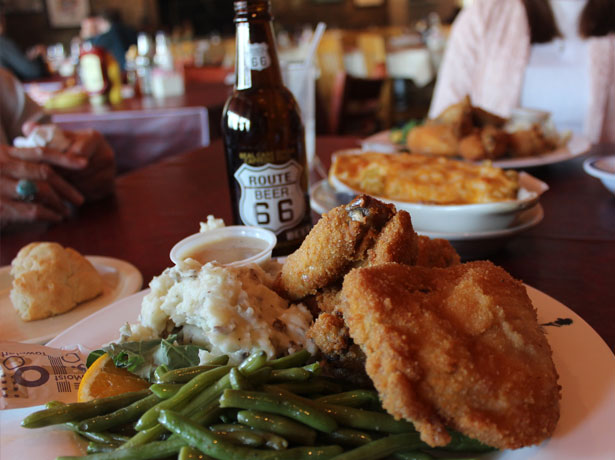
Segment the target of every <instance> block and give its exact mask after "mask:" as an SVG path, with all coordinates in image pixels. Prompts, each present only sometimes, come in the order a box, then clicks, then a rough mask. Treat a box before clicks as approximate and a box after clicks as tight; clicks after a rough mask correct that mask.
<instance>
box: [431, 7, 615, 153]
mask: <svg viewBox="0 0 615 460" xmlns="http://www.w3.org/2000/svg"><path fill="white" fill-rule="evenodd" d="M466 95H469V96H470V98H471V100H472V103H473V104H474V105H477V106H479V107H482V108H484V109H486V110H489V111H491V112H494V113H496V114H498V115H500V116H504V117H508V116H510V114H511V112H512V110H513V109H515V108H517V107H528V108H534V109H540V110H545V111H548V112H550V113H551V116H552V120H553V122H554V124H555V126H556V128H557V129H558V130H562V131H571V132H573V133H575V134H578V135H582V136H585V137H586V138H588V139H589V140H590V141H591V142H593V143H598V142H611V143H615V8H614V7H613V1H612V0H506V1H501V0H476V1H475V2H474V4H473V5H472V6H470V7H468V8H465V9H464V10H462V12H461V13H460V14H459V15H458V17H457V18H456V20H455V22H454V24H453V27H452V30H451V35H450V38H449V42H448V45H447V49H446V52H445V55H444V60H443V63H442V66H441V68H440V71H439V75H438V80H437V82H436V87H435V90H434V96H433V99H432V102H431V106H430V110H429V117H430V118H433V117H435V116H437V115H438V114H439V113H441V112H442V111H443V110H444V109H445V108H446V107H447V106H449V105H451V104H454V103H456V102H459V101H460V100H461V99H462V98H463V97H464V96H466Z"/></svg>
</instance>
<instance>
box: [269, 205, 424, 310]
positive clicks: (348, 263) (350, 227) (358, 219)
mask: <svg viewBox="0 0 615 460" xmlns="http://www.w3.org/2000/svg"><path fill="white" fill-rule="evenodd" d="M406 214H407V213H406ZM394 216H396V213H395V206H393V205H390V204H385V203H383V202H381V201H378V200H376V199H374V198H371V197H369V196H367V195H362V196H360V197H358V198H356V199H354V200H353V201H351V202H350V203H349V204H347V205H345V206H338V207H336V208H334V209H332V210H331V211H329V212H328V213H326V214H324V215H323V216H322V218H321V219H320V220H319V221H318V222H317V223H316V225H315V226H314V228H313V229H312V230H311V231H310V233H309V234H308V235H307V237H306V238H305V240H304V241H303V243H302V244H301V247H300V248H299V249H298V250H297V251H295V252H294V253H293V254H291V255H289V256H288V259H287V261H286V263H284V266H283V267H282V271H281V273H280V275H279V277H278V280H277V289H278V290H279V291H280V292H281V294H283V295H284V296H285V297H286V298H288V299H291V300H298V299H302V298H304V297H306V296H308V295H313V294H316V293H317V291H318V290H319V289H322V288H324V287H326V286H329V285H330V284H332V283H335V282H336V281H340V280H341V279H342V278H343V277H344V275H345V274H346V273H347V272H348V270H350V269H351V268H352V267H353V266H355V265H357V264H359V263H361V262H362V261H363V260H364V259H365V258H366V256H367V251H368V249H370V248H372V246H374V245H375V244H377V240H378V238H379V236H380V234H381V232H382V233H383V235H387V244H386V246H387V247H385V244H384V242H383V243H382V244H381V245H380V246H381V249H382V250H383V251H387V252H389V251H390V252H393V253H395V254H403V257H404V258H409V259H412V258H414V257H416V246H417V243H416V234H415V233H414V230H413V228H412V223H411V221H410V216H409V215H407V216H405V218H404V219H403V220H404V222H406V223H407V225H408V228H407V229H405V230H406V231H404V229H402V230H401V231H399V230H397V231H384V230H383V229H385V227H386V226H388V223H389V221H390V220H391V219H392V218H393V217H394ZM396 222H397V223H398V225H397V227H400V226H401V225H403V223H402V222H401V217H399V218H397V219H396ZM395 236H398V237H401V240H395V241H393V238H394V237H395ZM392 244H396V245H398V246H400V248H397V249H396V248H390V246H391V245H392ZM382 257H383V258H384V257H386V256H385V255H383V256H382Z"/></svg>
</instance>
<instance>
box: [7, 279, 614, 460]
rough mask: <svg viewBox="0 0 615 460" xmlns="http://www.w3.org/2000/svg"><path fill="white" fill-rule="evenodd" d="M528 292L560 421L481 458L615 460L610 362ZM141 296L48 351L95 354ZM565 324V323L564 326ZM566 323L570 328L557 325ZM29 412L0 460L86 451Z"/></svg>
mask: <svg viewBox="0 0 615 460" xmlns="http://www.w3.org/2000/svg"><path fill="white" fill-rule="evenodd" d="M527 292H528V295H529V296H530V298H531V299H532V303H533V304H534V306H535V307H536V309H537V311H538V321H539V322H540V323H541V324H546V323H552V324H560V326H555V325H550V326H547V325H545V331H546V334H547V339H548V341H549V343H550V345H551V348H552V349H553V361H554V362H555V367H556V368H557V372H558V374H559V377H560V379H559V383H560V385H561V386H562V401H561V416H560V420H559V422H558V425H557V428H556V430H555V433H554V434H553V437H552V438H551V439H549V440H547V441H545V442H544V443H542V444H541V445H540V446H535V447H527V448H524V449H518V450H509V451H501V452H495V453H492V454H486V455H484V456H481V457H479V458H481V459H484V460H496V459H497V460H578V459H583V460H607V459H613V458H615V436H613V433H612V428H613V414H615V356H613V353H612V352H611V351H610V350H609V347H608V346H607V345H606V343H605V342H604V341H603V340H602V339H601V338H600V336H599V335H598V334H597V333H596V332H595V331H594V330H593V329H592V328H591V327H590V326H589V325H588V324H587V323H586V322H585V321H584V320H583V319H582V318H581V317H580V316H578V315H577V314H576V313H574V312H573V311H572V310H570V309H569V308H568V307H566V306H564V305H563V304H561V303H560V302H558V301H556V300H555V299H553V298H552V297H549V296H548V295H546V294H544V293H542V292H540V291H538V290H536V289H534V288H532V287H530V286H527ZM146 293H147V290H145V291H141V292H139V293H137V294H134V295H132V296H130V297H127V298H125V299H123V300H120V301H119V302H116V303H114V304H112V305H109V306H108V307H106V308H104V309H103V310H100V311H99V312H97V313H95V314H94V315H92V316H90V317H88V318H86V319H84V320H83V321H81V322H80V323H79V324H78V325H76V326H73V327H72V328H70V329H68V330H66V331H65V332H64V333H63V334H61V335H59V336H58V337H56V339H55V340H53V341H52V342H50V343H49V345H53V346H55V347H64V346H66V347H72V346H74V345H75V344H82V345H86V347H87V348H97V347H98V346H100V345H101V344H103V343H106V342H109V341H111V340H114V339H115V338H117V337H118V336H119V332H118V329H119V327H120V326H121V325H122V324H123V323H124V322H126V321H135V320H136V318H137V316H138V314H139V311H140V308H141V300H142V299H143V296H144V295H145V294H146ZM566 320H568V321H566ZM565 323H569V324H568V325H562V324H565ZM40 407H41V406H37V407H35V408H32V407H30V408H25V409H12V410H5V411H0V432H1V433H2V443H0V458H2V459H4V458H7V459H13V458H15V459H16V458H36V459H37V460H47V459H49V460H51V459H54V458H55V457H56V456H58V455H75V454H79V453H80V452H81V451H80V449H81V448H82V446H83V445H84V444H83V443H80V442H78V441H77V438H76V436H75V435H74V434H72V433H70V432H67V431H66V430H64V429H63V428H60V427H48V428H43V429H36V430H27V429H25V428H21V427H20V426H19V422H20V421H21V420H22V419H23V417H25V416H26V415H27V414H29V413H31V412H33V411H34V410H38V409H39V408H40Z"/></svg>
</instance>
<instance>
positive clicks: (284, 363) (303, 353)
mask: <svg viewBox="0 0 615 460" xmlns="http://www.w3.org/2000/svg"><path fill="white" fill-rule="evenodd" d="M311 357H312V355H311V354H310V352H309V351H307V350H299V351H297V352H295V353H292V354H290V355H287V356H283V357H281V358H278V359H273V360H271V361H269V362H268V363H267V365H268V366H270V367H273V368H274V369H284V368H288V367H298V366H303V365H304V364H305V363H306V362H307V360H308V359H310V358H311Z"/></svg>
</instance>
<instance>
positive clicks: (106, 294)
mask: <svg viewBox="0 0 615 460" xmlns="http://www.w3.org/2000/svg"><path fill="white" fill-rule="evenodd" d="M86 259H88V260H89V261H90V262H91V263H92V265H94V268H95V269H96V271H98V273H100V274H101V276H102V278H103V281H104V287H103V293H102V295H100V296H98V297H96V298H94V299H92V300H89V301H87V302H83V303H81V304H79V305H78V306H77V307H75V308H73V309H72V310H70V311H68V312H66V313H63V314H61V315H57V316H52V317H50V318H45V319H39V320H36V321H22V320H21V319H20V318H19V316H18V315H17V313H16V312H15V309H14V308H13V304H12V302H11V299H10V298H9V293H10V291H11V283H12V277H11V275H10V270H11V267H10V266H5V267H2V268H0V317H2V321H0V338H1V339H2V340H5V341H12V342H23V343H40V344H43V343H45V342H47V341H48V340H49V339H52V338H53V337H55V336H57V335H58V334H60V333H61V332H62V331H64V330H66V329H67V328H69V327H70V326H72V325H73V324H75V323H77V322H78V321H80V320H82V319H83V318H85V317H87V316H90V315H91V314H92V313H94V312H96V311H97V310H100V309H101V308H103V307H105V306H107V305H109V304H111V303H113V302H115V301H117V300H119V299H121V298H123V297H126V296H127V295H130V294H133V293H135V292H137V291H138V290H139V289H141V285H142V284H143V277H142V276H141V272H139V270H138V269H137V268H136V267H135V266H134V265H132V264H130V263H128V262H126V261H123V260H120V259H114V258H112V257H101V256H86Z"/></svg>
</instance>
